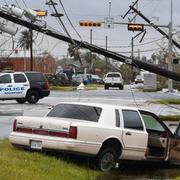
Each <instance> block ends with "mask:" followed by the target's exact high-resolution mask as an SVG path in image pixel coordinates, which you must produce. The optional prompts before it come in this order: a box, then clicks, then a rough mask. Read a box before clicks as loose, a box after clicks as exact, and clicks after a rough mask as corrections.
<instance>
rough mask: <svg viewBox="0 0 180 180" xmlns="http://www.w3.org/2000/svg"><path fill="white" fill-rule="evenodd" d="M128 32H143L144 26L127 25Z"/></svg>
mask: <svg viewBox="0 0 180 180" xmlns="http://www.w3.org/2000/svg"><path fill="white" fill-rule="evenodd" d="M128 31H144V25H143V24H134V23H129V24H128Z"/></svg>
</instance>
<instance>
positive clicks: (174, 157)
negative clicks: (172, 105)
mask: <svg viewBox="0 0 180 180" xmlns="http://www.w3.org/2000/svg"><path fill="white" fill-rule="evenodd" d="M169 160H170V161H171V162H172V163H177V164H180V124H179V126H178V128H177V130H176V131H175V133H174V137H173V138H172V139H171V143H170V152H169Z"/></svg>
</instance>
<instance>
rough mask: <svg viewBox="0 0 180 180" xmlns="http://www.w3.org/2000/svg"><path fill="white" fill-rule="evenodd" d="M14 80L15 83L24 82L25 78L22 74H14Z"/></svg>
mask: <svg viewBox="0 0 180 180" xmlns="http://www.w3.org/2000/svg"><path fill="white" fill-rule="evenodd" d="M14 82H15V83H21V82H22V83H23V82H26V78H25V76H24V75H23V74H14Z"/></svg>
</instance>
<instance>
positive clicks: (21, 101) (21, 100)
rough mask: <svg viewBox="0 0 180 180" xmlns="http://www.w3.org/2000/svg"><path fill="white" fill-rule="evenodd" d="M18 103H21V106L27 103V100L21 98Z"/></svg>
mask: <svg viewBox="0 0 180 180" xmlns="http://www.w3.org/2000/svg"><path fill="white" fill-rule="evenodd" d="M16 101H17V102H18V103H19V104H24V103H25V102H26V98H19V99H16Z"/></svg>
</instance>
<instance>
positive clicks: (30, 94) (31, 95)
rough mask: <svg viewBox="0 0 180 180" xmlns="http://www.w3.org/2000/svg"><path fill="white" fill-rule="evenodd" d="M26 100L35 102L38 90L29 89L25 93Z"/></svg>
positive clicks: (37, 99) (37, 98) (37, 97)
mask: <svg viewBox="0 0 180 180" xmlns="http://www.w3.org/2000/svg"><path fill="white" fill-rule="evenodd" d="M27 101H28V102H29V103H30V104H36V103H37V102H38V101H39V92H38V91H35V90H32V91H29V92H28V94H27Z"/></svg>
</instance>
